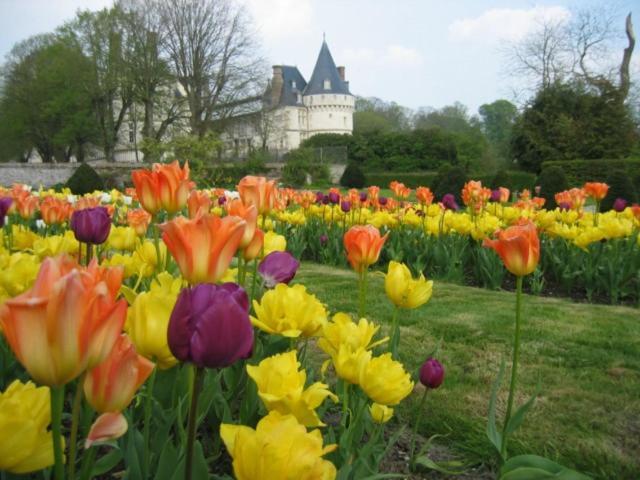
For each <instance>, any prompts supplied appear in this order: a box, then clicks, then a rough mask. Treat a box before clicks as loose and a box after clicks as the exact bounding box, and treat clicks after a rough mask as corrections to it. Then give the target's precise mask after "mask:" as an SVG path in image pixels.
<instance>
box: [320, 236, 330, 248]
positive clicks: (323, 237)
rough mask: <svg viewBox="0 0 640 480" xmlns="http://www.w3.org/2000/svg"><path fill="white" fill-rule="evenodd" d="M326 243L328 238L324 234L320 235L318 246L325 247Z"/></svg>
mask: <svg viewBox="0 0 640 480" xmlns="http://www.w3.org/2000/svg"><path fill="white" fill-rule="evenodd" d="M328 241H329V237H328V236H327V235H325V234H324V233H323V234H322V235H320V245H322V246H325V245H326V244H327V242H328Z"/></svg>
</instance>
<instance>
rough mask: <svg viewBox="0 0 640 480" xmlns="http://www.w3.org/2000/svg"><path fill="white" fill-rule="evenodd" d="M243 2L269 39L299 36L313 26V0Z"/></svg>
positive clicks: (252, 0) (253, 0) (250, 0)
mask: <svg viewBox="0 0 640 480" xmlns="http://www.w3.org/2000/svg"><path fill="white" fill-rule="evenodd" d="M242 3H244V4H245V5H246V6H247V8H248V10H249V12H250V13H251V15H252V16H253V19H254V21H255V23H256V24H257V25H258V28H259V30H260V33H262V35H263V36H264V37H265V38H266V39H268V40H281V39H283V38H288V37H299V36H300V35H301V34H304V33H307V32H309V30H310V28H311V26H312V20H313V6H312V4H311V0H270V1H265V0H243V1H242Z"/></svg>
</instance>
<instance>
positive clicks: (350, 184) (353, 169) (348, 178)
mask: <svg viewBox="0 0 640 480" xmlns="http://www.w3.org/2000/svg"><path fill="white" fill-rule="evenodd" d="M365 183H366V179H365V177H364V173H363V172H362V169H361V168H360V167H359V166H358V165H357V164H356V163H353V162H352V163H349V164H348V165H347V168H345V169H344V173H343V174H342V177H340V185H342V186H343V187H347V188H362V187H364V186H365Z"/></svg>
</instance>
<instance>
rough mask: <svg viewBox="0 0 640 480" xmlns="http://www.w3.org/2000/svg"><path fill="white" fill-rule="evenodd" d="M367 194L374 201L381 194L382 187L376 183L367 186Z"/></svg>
mask: <svg viewBox="0 0 640 480" xmlns="http://www.w3.org/2000/svg"><path fill="white" fill-rule="evenodd" d="M367 194H368V196H369V200H371V201H374V200H377V199H378V195H379V194H380V187H377V186H375V185H371V186H370V187H369V188H367Z"/></svg>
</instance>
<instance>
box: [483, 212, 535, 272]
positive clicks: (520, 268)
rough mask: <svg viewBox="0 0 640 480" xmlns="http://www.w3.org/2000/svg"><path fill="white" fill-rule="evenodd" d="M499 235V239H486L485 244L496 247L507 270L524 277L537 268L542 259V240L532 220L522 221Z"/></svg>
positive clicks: (499, 232)
mask: <svg viewBox="0 0 640 480" xmlns="http://www.w3.org/2000/svg"><path fill="white" fill-rule="evenodd" d="M497 235H498V239H497V240H489V239H485V241H484V242H483V246H485V247H489V248H492V249H494V250H495V251H496V252H497V253H498V255H500V258H501V259H502V262H503V263H504V265H505V267H506V268H507V270H509V271H510V272H511V273H513V274H514V275H516V276H517V277H523V276H525V275H529V274H530V273H532V272H533V271H534V270H535V269H536V267H537V266H538V261H539V259H540V240H539V239H538V234H537V232H536V226H535V225H534V224H533V223H532V222H531V221H527V220H524V221H520V222H519V223H518V224H517V225H513V226H511V227H508V228H506V229H505V230H500V231H498V232H497Z"/></svg>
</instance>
